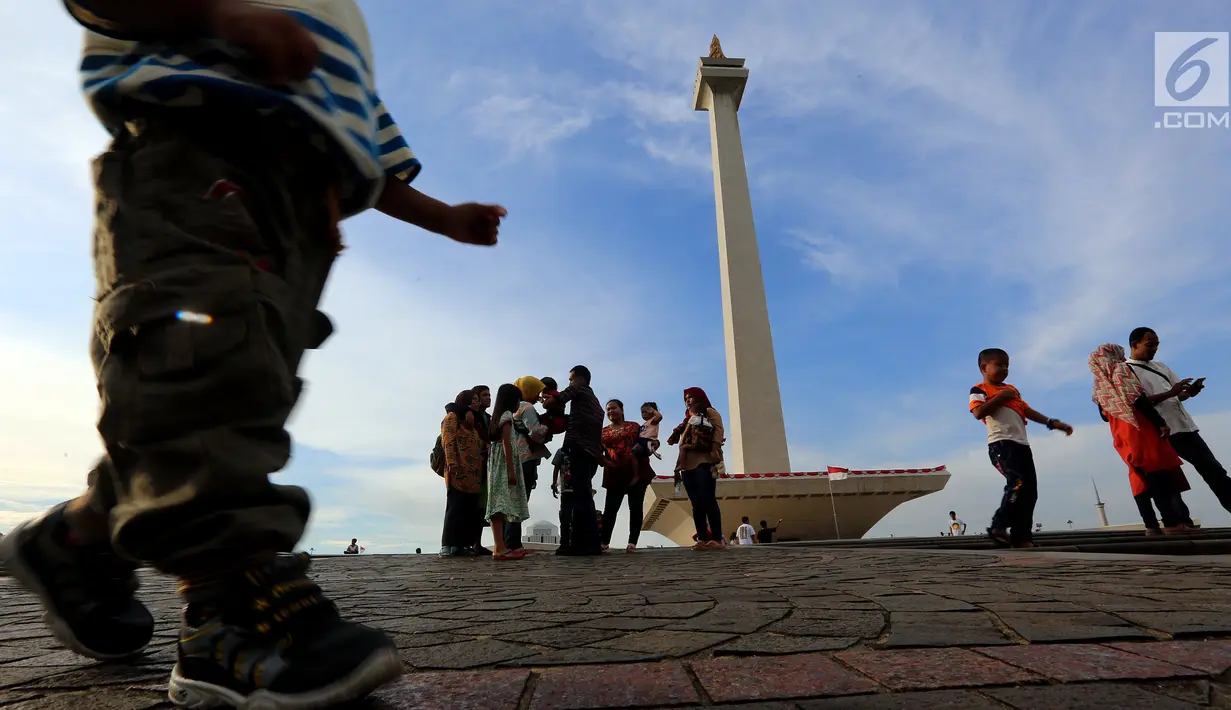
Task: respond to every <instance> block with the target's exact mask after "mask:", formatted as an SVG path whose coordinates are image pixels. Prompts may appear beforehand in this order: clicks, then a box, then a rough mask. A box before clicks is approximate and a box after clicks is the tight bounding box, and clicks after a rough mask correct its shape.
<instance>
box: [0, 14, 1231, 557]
mask: <svg viewBox="0 0 1231 710" xmlns="http://www.w3.org/2000/svg"><path fill="white" fill-rule="evenodd" d="M361 5H362V7H363V9H364V11H365V13H366V15H367V17H368V21H369V24H370V26H371V30H372V37H373V43H374V46H375V49H376V53H377V72H378V73H377V84H378V86H379V88H380V90H381V93H382V95H383V98H384V100H385V103H386V104H387V105H388V106H389V108H390V110H391V111H392V112H393V114H394V116H395V118H396V119H397V120H398V121H399V123H400V124H401V126H402V129H403V132H404V133H405V134H406V136H407V138H408V140H409V141H410V143H411V145H412V147H413V148H414V149H415V151H416V152H417V153H418V155H419V157H420V158H421V159H422V160H423V162H424V171H423V173H422V175H421V177H420V178H419V179H418V180H417V181H416V183H415V184H416V186H417V187H419V188H420V189H422V190H424V191H427V192H429V193H431V194H433V195H435V196H437V197H439V198H441V199H444V200H447V201H463V200H472V199H473V200H481V201H496V202H500V203H502V204H504V205H505V206H506V207H507V208H508V209H509V218H508V220H507V222H506V225H505V227H504V228H503V229H502V232H501V244H500V246H499V247H498V248H497V249H495V250H490V251H483V250H476V249H468V248H463V247H460V246H457V245H454V244H452V243H449V242H448V241H447V240H444V239H443V238H438V237H434V236H432V235H428V234H424V233H422V232H418V231H416V230H413V229H410V228H406V227H403V226H401V225H398V224H396V223H392V222H390V221H388V220H387V219H385V218H383V217H382V216H380V215H377V214H371V215H363V216H360V217H358V218H355V219H353V220H350V221H349V222H348V223H347V224H346V225H345V228H346V233H347V239H348V242H349V244H350V247H351V248H350V249H349V250H348V251H347V252H346V253H345V255H344V256H343V258H342V259H341V260H340V261H339V263H338V267H337V270H336V271H335V274H334V275H333V277H332V280H331V282H330V285H329V289H328V292H327V295H326V300H325V310H326V311H328V312H329V313H330V314H331V315H332V316H333V317H334V319H335V321H336V323H337V326H338V330H337V334H336V335H335V337H334V339H333V340H332V341H331V342H330V343H329V344H328V346H327V347H326V348H325V349H323V350H321V351H319V352H316V353H313V354H311V355H310V356H309V358H308V360H307V364H306V368H305V373H304V374H305V376H306V378H307V379H308V381H309V385H308V394H307V396H306V397H305V399H304V401H303V405H302V407H301V409H300V411H298V412H297V414H296V416H295V418H294V420H293V422H292V430H293V432H294V434H295V435H296V437H297V439H298V442H299V444H298V445H297V448H296V455H295V460H294V462H293V463H292V465H291V467H290V468H289V469H288V470H287V471H286V472H285V473H283V474H280V475H279V480H280V481H285V482H297V483H301V484H303V485H306V486H308V487H309V488H310V489H311V490H312V491H313V494H314V497H315V500H316V502H317V513H316V516H315V518H314V521H313V525H312V528H311V529H310V531H309V533H308V536H307V538H306V539H305V541H304V547H305V548H306V547H314V548H316V549H317V550H318V551H321V550H324V549H332V548H334V547H338V546H340V545H341V544H343V541H346V540H349V539H350V538H351V537H356V536H357V537H359V538H361V540H363V541H365V542H366V543H367V544H366V547H367V548H368V550H369V551H373V552H375V551H398V550H408V549H414V548H415V547H422V548H424V549H427V550H431V549H434V548H435V547H436V545H437V543H436V540H438V539H439V525H440V514H441V511H442V508H443V498H444V496H443V490H442V485H441V484H440V480H439V479H438V478H437V477H436V476H435V475H434V474H432V473H431V472H430V470H428V468H427V465H426V457H427V453H428V451H430V448H431V444H432V441H433V440H434V438H435V435H436V432H437V427H438V423H439V418H440V416H441V414H442V407H443V404H444V402H446V401H448V400H450V399H452V397H453V396H454V395H455V394H456V392H457V391H458V390H460V389H463V388H465V387H469V386H471V385H473V384H477V383H480V382H482V383H485V384H490V385H498V384H499V383H501V382H504V381H511V380H513V379H515V378H516V377H518V376H520V375H524V374H536V375H541V374H552V375H554V376H556V377H558V378H561V379H563V378H564V376H565V375H566V373H567V370H568V368H569V367H570V366H571V365H573V364H576V363H585V364H587V365H588V366H589V367H590V368H591V369H592V370H593V372H594V375H595V382H594V384H595V389H596V391H597V393H598V395H599V396H600V397H602V398H609V397H619V398H621V399H623V400H624V401H626V402H635V403H639V402H640V401H642V400H646V399H653V400H657V401H658V402H659V403H660V404H662V405H663V406H664V409H665V411H666V416H667V418H668V421H670V420H673V419H675V418H676V417H678V416H679V414H680V402H679V400H680V392H681V390H682V389H683V388H684V387H686V386H690V385H699V386H702V387H704V388H706V390H707V391H709V392H710V394H711V396H712V397H713V398H714V400H715V401H716V402H718V403H719V407H720V409H721V408H723V405H722V403H723V402H724V401H725V369H724V363H723V343H722V320H721V304H720V302H719V286H718V269H717V246H716V239H715V232H714V227H715V225H714V205H713V181H712V175H711V172H710V162H709V134H708V122H707V117H706V116H705V114H703V113H696V112H694V111H692V108H691V101H690V99H691V88H692V81H693V77H694V73H695V70H696V61H697V57H698V56H699V55H701V54H705V53H706V52H707V50H708V45H709V38H710V35H711V34H713V33H715V32H716V33H717V34H718V35H719V37H720V38H721V39H722V43H723V47H724V49H725V50H726V53H727V54H728V55H729V56H738V57H746V58H747V62H748V63H747V66H748V68H749V69H750V71H751V78H750V80H749V83H748V88H747V91H746V93H745V97H744V101H743V106H742V108H741V113H740V121H741V126H742V130H743V139H744V150H745V154H746V158H747V162H748V173H749V178H750V181H751V187H752V197H753V207H754V212H755V217H756V224H757V231H758V236H759V240H760V248H761V259H762V267H763V269H764V273H765V281H766V284H767V297H768V302H769V309H770V313H771V320H772V326H773V332H774V338H775V346H776V351H777V358H778V369H779V376H780V379H781V383H782V395H783V406H784V409H785V414H786V420H787V433H788V437H789V440H790V446H791V453H792V463H793V466H794V468H796V469H797V470H812V469H816V468H818V467H822V466H824V465H826V464H833V465H839V466H851V467H881V466H892V465H912V466H926V465H935V464H937V463H946V464H948V465H949V467H950V469H951V470H952V472H953V477H952V479H951V480H950V482H949V485H948V488H947V489H946V490H945V491H944V492H942V493H939V494H936V495H933V496H930V497H927V498H923V499H920V500H918V501H915V502H912V503H910V504H908V505H905V506H903V507H901V508H899V509H898V510H897V511H895V512H894V513H892V514H891V515H890V516H888V517H887V518H886V519H885V520H884V521H883V522H882V523H881V524H880V525H879V526H877V527H876V528H875V529H874V530H873V531H872V533H871V534H873V535H888V534H890V533H893V534H896V535H904V534H924V535H930V534H936V533H937V532H939V530H940V528H941V524H942V522H943V520H942V519H943V518H944V516H945V513H946V512H947V511H948V510H949V509H956V510H957V511H958V512H959V514H960V515H961V516H962V517H963V518H965V519H966V520H967V522H968V523H970V524H971V525H972V526H978V527H982V526H983V525H985V524H986V522H985V521H986V518H987V517H988V516H989V515H990V513H991V510H992V508H994V506H995V503H996V500H997V498H998V488H999V486H1000V479H999V477H998V475H997V474H996V473H995V472H994V471H993V470H992V469H991V467H990V465H989V464H988V463H987V459H986V450H985V446H984V444H983V441H984V439H983V431H982V427H981V426H980V425H979V424H978V423H976V422H974V421H973V420H972V419H971V418H970V417H969V415H968V414H967V413H966V393H967V391H968V390H969V387H970V385H971V384H973V383H974V382H975V381H976V380H977V379H978V378H979V375H978V372H977V369H976V367H975V364H974V359H975V355H976V353H977V352H978V351H979V349H981V348H983V347H988V346H999V347H1004V348H1007V349H1008V350H1009V351H1010V352H1011V353H1012V354H1013V356H1014V359H1013V373H1012V376H1011V380H1012V381H1013V382H1015V383H1016V384H1017V385H1018V387H1019V388H1021V389H1022V391H1023V393H1024V394H1025V396H1026V398H1027V399H1028V400H1029V401H1030V402H1031V404H1032V405H1033V406H1035V408H1036V409H1039V410H1041V411H1043V412H1045V413H1047V414H1049V415H1051V416H1056V417H1060V418H1063V419H1066V420H1068V421H1070V422H1072V423H1074V424H1075V425H1077V426H1078V431H1077V434H1076V435H1075V436H1073V437H1072V438H1071V439H1067V440H1064V439H1063V438H1062V437H1058V436H1053V435H1049V434H1047V433H1046V432H1043V431H1036V430H1034V428H1032V435H1033V437H1034V441H1035V444H1036V446H1035V449H1036V456H1037V458H1038V461H1039V466H1040V476H1041V483H1040V485H1041V489H1042V490H1041V498H1040V502H1039V508H1038V513H1037V517H1036V519H1037V520H1039V521H1041V522H1043V523H1044V525H1045V527H1050V528H1057V527H1061V526H1064V524H1065V521H1067V520H1069V519H1072V520H1073V521H1074V522H1075V524H1077V525H1079V526H1092V525H1094V524H1095V519H1094V512H1093V505H1092V498H1093V496H1092V493H1091V492H1090V478H1091V477H1094V478H1095V479H1097V480H1098V482H1099V488H1100V492H1101V493H1102V495H1103V498H1104V500H1106V501H1107V503H1108V510H1109V514H1110V515H1111V517H1112V519H1113V522H1121V523H1128V522H1136V521H1135V513H1134V508H1133V505H1132V501H1131V499H1130V495H1129V491H1128V485H1127V481H1126V475H1125V469H1124V466H1123V464H1122V463H1120V461H1119V459H1118V458H1117V457H1116V455H1115V453H1114V451H1113V450H1112V448H1111V441H1110V436H1109V434H1108V432H1107V430H1106V426H1105V425H1104V424H1102V423H1101V422H1099V421H1098V419H1097V415H1096V413H1095V411H1094V408H1093V406H1092V405H1091V404H1090V400H1089V373H1088V371H1087V369H1086V365H1085V356H1086V354H1087V353H1088V352H1089V351H1090V350H1091V349H1093V348H1094V347H1095V346H1097V345H1098V344H1099V343H1101V342H1104V341H1108V340H1114V341H1119V342H1124V341H1125V340H1126V339H1127V333H1128V331H1129V330H1130V329H1131V328H1133V327H1134V326H1137V325H1141V324H1149V325H1152V326H1153V327H1155V328H1156V329H1158V331H1159V332H1160V334H1161V337H1162V340H1163V346H1162V350H1161V352H1160V355H1159V357H1160V359H1162V360H1164V361H1166V362H1167V363H1168V364H1170V365H1171V366H1172V367H1173V368H1174V369H1175V370H1177V371H1178V372H1180V373H1181V375H1183V376H1206V377H1208V378H1209V383H1208V384H1209V387H1208V388H1207V390H1206V392H1205V393H1204V394H1202V396H1201V397H1200V398H1198V399H1196V400H1193V401H1192V402H1191V403H1190V409H1191V410H1192V411H1193V413H1194V414H1195V415H1196V416H1197V417H1198V418H1199V422H1200V423H1201V425H1202V428H1203V431H1204V433H1205V435H1206V438H1207V440H1208V441H1209V442H1210V443H1211V445H1212V446H1213V447H1214V448H1215V450H1216V451H1217V452H1218V453H1220V454H1221V455H1222V457H1223V459H1224V460H1231V446H1229V445H1228V444H1226V443H1225V442H1226V441H1227V440H1228V439H1229V438H1231V437H1229V436H1228V435H1229V434H1231V385H1228V384H1227V383H1229V382H1231V365H1228V363H1227V360H1226V358H1225V357H1224V356H1223V353H1225V351H1226V346H1227V344H1228V340H1229V339H1231V329H1229V327H1228V326H1229V325H1231V319H1229V317H1228V313H1229V312H1231V311H1229V310H1228V306H1229V305H1231V287H1228V285H1227V278H1226V277H1227V273H1228V270H1227V265H1226V264H1227V257H1228V256H1229V255H1231V244H1228V242H1227V240H1226V239H1225V236H1224V230H1225V225H1226V224H1227V219H1228V216H1231V215H1229V214H1228V213H1229V212H1231V208H1229V207H1228V203H1227V201H1226V199H1225V197H1224V193H1225V185H1226V184H1227V182H1228V179H1231V168H1229V167H1228V165H1229V164H1231V163H1228V157H1231V134H1229V132H1228V131H1227V130H1226V129H1222V128H1219V129H1210V130H1159V129H1155V128H1154V125H1153V124H1154V121H1156V120H1158V110H1156V109H1155V108H1154V107H1153V105H1152V101H1153V58H1154V51H1153V37H1154V32H1155V31H1157V30H1187V31H1227V30H1229V29H1231V10H1229V9H1227V7H1226V6H1225V5H1223V4H1221V3H1217V2H1185V3H1176V4H1167V5H1162V4H1157V3H1146V2H1094V1H1090V2H1083V3H1080V4H1074V3H1066V2H1016V1H1010V2H1000V3H974V2H967V3H950V4H945V5H943V6H942V5H937V4H931V3H924V2H871V1H870V2H862V3H858V4H856V3H838V2H806V1H801V2H785V1H784V2H763V3H736V2H706V3H701V2H694V1H691V0H690V1H687V2H685V1H682V0H681V1H680V2H672V3H660V2H640V1H629V2H622V3H597V2H588V3H585V2H568V3H565V2H535V3H520V4H508V3H496V2H474V1H458V2H453V3H449V4H447V5H442V6H440V7H437V6H431V7H428V6H425V5H423V4H407V3H401V2H395V0H370V1H367V2H362V3H361ZM22 12H23V15H22V17H21V22H20V24H19V23H18V22H17V18H16V8H15V6H14V7H7V8H0V20H9V22H0V27H3V28H4V29H2V30H0V34H3V42H0V59H2V60H3V61H4V63H5V66H8V67H14V69H12V74H11V75H10V77H9V80H8V81H7V82H6V89H7V90H8V92H9V93H8V96H6V101H5V102H3V105H0V128H3V130H0V154H3V155H4V156H5V157H6V159H5V160H4V161H3V163H0V208H2V209H3V214H4V215H5V216H4V226H5V229H4V233H5V235H6V236H5V238H4V239H3V240H0V352H3V353H4V354H5V355H4V359H3V361H2V362H3V364H4V365H5V369H4V377H2V378H0V445H2V446H3V448H4V450H5V452H6V453H5V457H4V461H3V462H0V530H5V529H7V527H9V526H11V525H12V524H14V523H16V522H17V521H19V520H20V519H22V518H23V517H26V516H28V515H30V514H32V513H33V512H35V511H37V510H39V509H41V508H42V507H44V506H45V505H46V504H48V503H51V502H54V501H55V500H59V499H62V498H65V497H68V496H71V495H73V494H75V493H76V492H77V491H78V490H79V489H80V487H81V485H82V483H83V481H84V473H85V471H86V470H87V469H88V466H89V462H90V460H91V458H92V457H93V456H94V455H95V454H96V453H97V452H98V450H99V446H98V443H97V436H96V434H94V432H93V429H92V426H93V419H94V416H95V411H96V402H95V395H94V389H93V384H92V382H91V373H90V368H89V364H88V360H87V358H86V352H85V343H86V335H87V333H88V327H89V310H90V305H91V302H90V296H91V295H92V294H91V289H92V279H91V277H90V271H89V229H90V226H89V220H90V209H91V208H90V195H91V193H90V187H89V182H88V178H89V174H88V169H87V162H88V160H89V158H90V157H91V156H92V155H93V154H95V153H97V152H98V151H99V150H101V149H102V148H103V146H104V145H105V136H104V135H103V133H102V131H101V130H100V129H98V128H97V126H96V125H95V123H94V120H93V118H92V117H91V115H90V114H89V112H88V111H87V109H86V108H85V106H84V104H83V102H82V101H81V99H80V98H79V96H78V95H77V94H76V90H75V80H74V66H75V63H76V62H75V53H76V50H77V47H78V42H79V35H78V32H77V29H76V27H75V25H73V24H72V23H71V22H70V21H69V20H68V19H67V17H66V16H65V15H64V14H63V11H62V10H61V9H60V7H59V5H58V3H51V2H43V3H34V4H31V6H30V7H28V8H27V7H23V11H22ZM1188 472H1189V477H1190V480H1191V481H1192V483H1193V486H1194V490H1193V492H1192V493H1190V494H1188V496H1187V498H1188V500H1189V503H1190V507H1192V508H1193V510H1194V513H1195V515H1196V516H1197V517H1200V518H1203V519H1204V520H1205V521H1206V523H1207V524H1227V523H1231V516H1228V514H1227V513H1226V512H1224V511H1222V510H1221V508H1219V507H1218V506H1217V504H1216V503H1214V502H1213V501H1212V496H1211V495H1210V494H1209V491H1208V489H1207V488H1205V486H1204V484H1202V483H1201V481H1200V479H1199V478H1198V477H1197V476H1196V474H1195V473H1194V472H1192V471H1191V469H1189V471H1188ZM551 503H552V501H551V499H550V497H549V495H544V494H543V491H539V492H538V493H536V495H535V498H534V500H533V501H532V504H531V508H532V512H533V514H534V517H535V518H536V519H538V518H546V519H554V517H555V515H554V511H553V507H552V505H551ZM624 524H625V523H624V521H621V530H620V531H618V534H622V532H623V525H624ZM652 537H653V536H650V538H651V539H647V540H646V542H650V543H652V542H653V540H652Z"/></svg>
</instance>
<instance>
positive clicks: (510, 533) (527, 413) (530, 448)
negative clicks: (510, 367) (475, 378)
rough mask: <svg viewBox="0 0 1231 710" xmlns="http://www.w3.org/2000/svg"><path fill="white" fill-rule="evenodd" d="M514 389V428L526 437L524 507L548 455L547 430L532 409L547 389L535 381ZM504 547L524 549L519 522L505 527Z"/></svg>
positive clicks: (526, 379)
mask: <svg viewBox="0 0 1231 710" xmlns="http://www.w3.org/2000/svg"><path fill="white" fill-rule="evenodd" d="M513 385H514V386H515V387H517V390H518V391H519V392H521V403H520V404H519V405H518V407H517V411H516V412H515V413H514V415H513V428H514V429H516V430H517V431H518V432H519V433H520V434H522V435H523V436H525V437H526V449H525V450H524V451H523V452H522V456H521V474H522V478H523V479H525V482H526V505H529V504H530V493H531V492H532V491H534V488H535V486H537V485H538V481H539V463H540V462H541V461H542V460H543V458H544V457H546V456H547V455H548V451H547V448H546V447H545V446H543V442H544V441H546V440H547V439H548V438H549V437H548V434H547V427H545V426H543V425H542V424H541V423H540V422H539V414H538V412H537V411H536V410H535V408H534V403H535V402H537V401H539V395H540V394H542V393H543V389H544V388H545V387H546V385H544V384H543V381H542V380H540V379H539V378H537V377H522V378H520V379H519V380H517V381H516V382H514V383H513ZM504 544H505V545H506V546H507V547H508V549H510V550H522V549H524V547H525V546H524V545H523V544H522V540H521V521H518V522H515V523H513V522H510V523H505V525H504Z"/></svg>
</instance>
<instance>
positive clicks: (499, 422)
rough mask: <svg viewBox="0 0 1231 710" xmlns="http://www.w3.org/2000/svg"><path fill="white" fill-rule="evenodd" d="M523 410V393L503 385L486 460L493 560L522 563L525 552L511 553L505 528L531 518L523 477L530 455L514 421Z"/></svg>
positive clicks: (512, 551) (497, 401)
mask: <svg viewBox="0 0 1231 710" xmlns="http://www.w3.org/2000/svg"><path fill="white" fill-rule="evenodd" d="M520 406H521V391H520V390H518V389H517V387H516V386H515V385H512V384H505V385H500V389H498V390H496V402H495V404H494V405H493V407H492V428H491V432H490V433H491V436H490V439H491V442H492V443H491V446H490V453H489V454H488V456H487V514H486V517H487V519H488V520H489V521H491V526H492V537H493V538H494V540H495V548H496V549H495V551H494V552H493V553H492V559H493V560H498V561H503V560H520V559H522V558H523V557H525V556H526V551H525V550H524V549H509V547H508V544H507V543H506V541H505V539H504V530H505V528H504V526H505V523H509V522H521V521H523V520H525V519H526V518H529V517H530V508H529V506H528V505H527V502H528V498H527V497H526V481H525V479H524V478H523V476H522V471H521V462H522V460H523V458H524V456H525V454H526V453H527V452H528V445H527V443H526V436H525V435H524V434H522V433H521V432H519V431H518V430H517V428H516V427H514V426H513V419H514V416H515V415H516V413H517V411H518V408H519V407H520Z"/></svg>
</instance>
